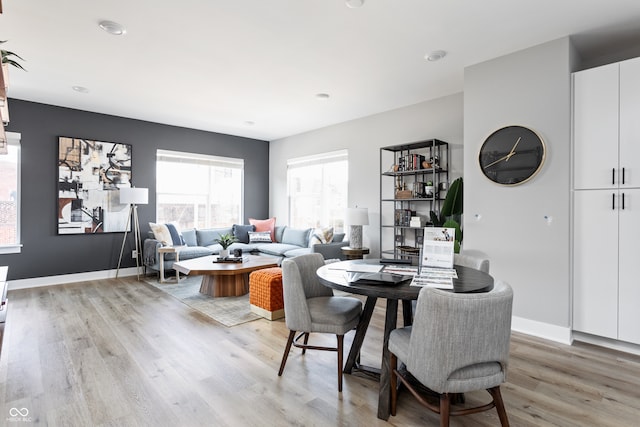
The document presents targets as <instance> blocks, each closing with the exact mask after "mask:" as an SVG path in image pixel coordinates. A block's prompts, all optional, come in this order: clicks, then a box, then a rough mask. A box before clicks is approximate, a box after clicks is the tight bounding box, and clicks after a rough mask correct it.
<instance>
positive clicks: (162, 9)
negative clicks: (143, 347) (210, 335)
mask: <svg viewBox="0 0 640 427" xmlns="http://www.w3.org/2000/svg"><path fill="white" fill-rule="evenodd" d="M2 3H3V9H4V13H3V14H2V15H0V40H9V41H8V42H7V43H5V44H3V45H2V49H6V50H11V51H15V52H16V53H18V54H19V55H20V56H22V57H23V58H24V59H25V62H24V66H25V68H27V70H28V71H27V72H21V71H19V70H17V69H11V86H10V88H9V96H10V97H12V98H17V99H23V100H29V101H35V102H42V103H46V104H52V105H60V106H64V107H70V108H76V109H81V110H87V111H95V112H100V113H106V114H112V115H116V116H123V117H130V118H135V119H142V120H148V121H153V122H160V123H166V124H171V125H177V126H184V127H189V128H195V129H203V130H207V131H214V132H221V133H226V134H231V135H239V136H246V137H250V138H257V139H263V140H274V139H278V138H282V137H285V136H290V135H295V134H298V133H302V132H306V131H309V130H313V129H317V128H321V127H324V126H329V125H332V124H336V123H340V122H344V121H348V120H352V119H355V118H358V117H363V116H368V115H371V114H375V113H379V112H383V111H388V110H392V109H395V108H399V107H402V106H406V105H411V104H415V103H419V102H422V101H425V100H429V99H434V98H438V97H441V96H445V95H449V94H452V93H456V92H460V91H462V90H463V72H464V67H466V66H469V65H473V64H477V63H479V62H482V61H485V60H489V59H492V58H495V57H498V56H501V55H505V54H508V53H511V52H515V51H518V50H521V49H524V48H527V47H531V46H535V45H537V44H540V43H544V42H547V41H551V40H555V39H558V38H561V37H564V36H569V35H575V34H581V37H579V38H577V39H576V46H577V47H578V48H579V49H580V50H581V51H583V52H587V51H589V50H590V52H588V53H589V54H591V55H606V54H607V51H606V50H605V49H608V48H609V47H610V45H611V40H613V43H614V44H615V46H616V48H617V49H621V48H624V46H622V45H621V44H622V43H635V44H636V46H637V45H639V44H640V42H639V41H638V40H640V37H638V36H639V30H638V29H639V28H640V1H638V0H589V1H585V0H520V1H514V0H484V1H480V0H366V2H365V4H364V6H363V7H361V8H358V9H351V8H347V7H346V6H345V2H344V0H225V1H222V0H181V1H179V2H178V1H167V0H135V1H132V0H93V1H88V0H62V1H52V0H3V1H2ZM101 20H112V21H116V22H119V23H121V24H123V25H124V26H125V27H126V29H127V34H126V35H124V36H113V35H110V34H107V33H106V32H104V31H102V30H101V29H100V28H99V27H98V22H100V21H101ZM610 37H614V38H613V39H610ZM616 37H617V39H616ZM438 49H441V50H444V51H446V52H447V56H446V57H445V58H444V59H443V60H441V61H439V62H428V61H426V60H425V59H424V56H425V54H427V53H429V52H431V51H433V50H438ZM540 66H541V67H542V66H544V64H541V65H540ZM75 85H78V86H84V87H87V88H88V89H89V93H88V94H82V93H78V92H75V91H73V90H72V89H71V87H72V86H75ZM318 93H328V94H330V95H331V97H330V98H329V99H328V100H324V101H322V100H318V99H317V98H316V97H315V95H316V94H318ZM247 122H253V124H248V123H247Z"/></svg>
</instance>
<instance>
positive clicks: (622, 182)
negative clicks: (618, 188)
mask: <svg viewBox="0 0 640 427" xmlns="http://www.w3.org/2000/svg"><path fill="white" fill-rule="evenodd" d="M622 184H624V168H622ZM623 196H624V195H623ZM623 200H624V197H623Z"/></svg>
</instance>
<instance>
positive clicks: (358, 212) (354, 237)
mask: <svg viewBox="0 0 640 427" xmlns="http://www.w3.org/2000/svg"><path fill="white" fill-rule="evenodd" d="M346 222H347V224H348V225H349V226H351V229H350V233H349V241H350V243H349V247H351V248H354V249H361V248H362V226H363V225H369V211H368V209H367V208H358V207H355V208H349V209H347V221H346Z"/></svg>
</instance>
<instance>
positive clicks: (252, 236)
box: [249, 231, 273, 243]
mask: <svg viewBox="0 0 640 427" xmlns="http://www.w3.org/2000/svg"><path fill="white" fill-rule="evenodd" d="M271 242H273V240H271V233H270V232H268V231H250V232H249V243H271Z"/></svg>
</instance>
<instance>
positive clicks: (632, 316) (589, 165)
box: [573, 58, 640, 344]
mask: <svg viewBox="0 0 640 427" xmlns="http://www.w3.org/2000/svg"><path fill="white" fill-rule="evenodd" d="M573 83H574V87H573V89H574V98H573V100H574V104H573V120H574V123H573V161H574V165H573V166H574V168H573V171H574V192H573V220H574V221H573V226H574V228H573V233H574V238H573V329H574V330H576V331H581V332H586V333H589V334H593V335H599V336H603V337H607V338H612V339H618V340H622V341H627V342H632V343H637V344H640V258H639V254H640V249H638V242H639V241H640V58H637V59H632V60H628V61H624V62H621V63H617V64H611V65H605V66H603V67H598V68H594V69H591V70H586V71H581V72H579V73H575V74H574V79H573Z"/></svg>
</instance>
